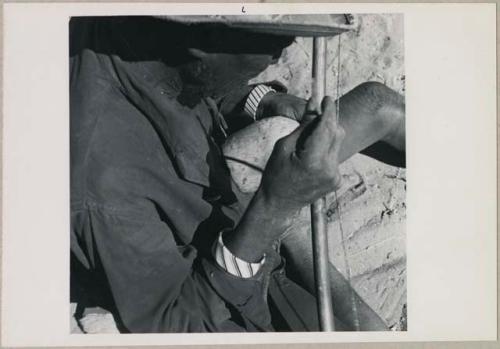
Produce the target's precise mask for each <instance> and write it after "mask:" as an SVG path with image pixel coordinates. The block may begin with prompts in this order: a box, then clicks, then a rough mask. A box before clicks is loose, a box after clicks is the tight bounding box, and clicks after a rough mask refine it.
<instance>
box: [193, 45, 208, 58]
mask: <svg viewBox="0 0 500 349" xmlns="http://www.w3.org/2000/svg"><path fill="white" fill-rule="evenodd" d="M188 52H189V54H190V55H191V56H193V57H195V58H198V59H204V58H205V57H207V53H206V52H205V51H202V50H200V49H198V48H193V47H192V48H188Z"/></svg>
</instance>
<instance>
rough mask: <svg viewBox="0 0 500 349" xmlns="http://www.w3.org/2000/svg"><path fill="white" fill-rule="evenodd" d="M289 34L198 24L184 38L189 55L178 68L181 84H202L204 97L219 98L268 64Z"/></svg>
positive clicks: (287, 42) (286, 42)
mask: <svg viewBox="0 0 500 349" xmlns="http://www.w3.org/2000/svg"><path fill="white" fill-rule="evenodd" d="M294 39H295V38H294V37H293V36H284V35H272V34H265V33H253V32H248V31H245V30H238V29H231V28H223V27H213V26H208V27H205V26H202V27H199V28H197V31H196V33H195V34H194V36H192V37H191V38H190V40H188V41H187V42H186V44H188V45H187V46H188V47H187V52H188V53H189V56H190V57H191V58H192V59H190V60H188V62H187V63H186V64H185V65H183V67H182V69H181V72H182V78H183V81H184V83H185V84H187V85H188V86H189V85H190V86H192V87H196V86H203V94H204V96H205V97H212V98H214V99H216V100H217V99H220V98H222V97H224V96H226V95H227V94H229V93H231V92H232V91H234V90H235V89H238V88H239V89H241V88H242V87H244V86H245V85H246V84H247V83H248V80H250V79H252V78H254V77H255V76H257V75H258V74H259V73H260V72H262V71H263V70H265V69H266V68H267V67H268V66H269V65H271V64H273V63H276V62H277V61H278V59H279V57H280V56H281V53H282V51H283V49H285V48H286V47H288V46H290V45H291V44H292V42H293V41H294Z"/></svg>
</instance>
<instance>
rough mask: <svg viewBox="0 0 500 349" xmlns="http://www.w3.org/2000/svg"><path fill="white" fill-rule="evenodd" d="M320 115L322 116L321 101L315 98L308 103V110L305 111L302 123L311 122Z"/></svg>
mask: <svg viewBox="0 0 500 349" xmlns="http://www.w3.org/2000/svg"><path fill="white" fill-rule="evenodd" d="M318 115H321V105H320V103H319V100H318V99H317V98H316V97H314V96H313V97H311V98H309V100H308V101H307V104H306V109H305V111H304V115H303V116H302V122H310V121H312V120H314V119H315V118H316V117H317V116H318Z"/></svg>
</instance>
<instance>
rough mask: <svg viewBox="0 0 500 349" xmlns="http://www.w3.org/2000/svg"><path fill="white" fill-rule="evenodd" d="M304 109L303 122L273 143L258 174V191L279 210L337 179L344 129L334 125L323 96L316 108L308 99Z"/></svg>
mask: <svg viewBox="0 0 500 349" xmlns="http://www.w3.org/2000/svg"><path fill="white" fill-rule="evenodd" d="M305 109H306V112H305V114H304V122H303V124H302V125H301V126H300V127H298V128H297V129H296V130H295V131H294V132H292V133H291V134H290V135H288V136H287V137H284V138H282V139H280V140H279V141H278V142H277V143H276V145H275V146H274V150H273V153H272V154H271V157H270V158H269V161H268V163H267V166H266V169H265V171H264V174H263V177H262V183H261V191H262V193H263V194H264V196H265V197H266V198H267V199H268V200H269V201H271V202H273V203H276V204H277V206H278V207H280V208H282V209H289V210H298V209H300V208H302V207H303V206H306V205H308V204H311V203H312V202H313V201H315V200H316V199H318V198H320V197H322V196H324V195H325V194H327V193H329V192H331V191H333V190H335V189H336V188H338V187H339V186H340V182H341V175H340V173H339V170H338V165H339V151H340V147H341V144H342V140H343V139H344V130H343V129H342V127H341V126H340V125H338V124H337V118H336V111H335V102H334V101H333V99H332V98H330V97H325V98H324V99H323V101H322V103H321V107H319V106H318V103H317V102H316V101H313V100H310V101H309V102H308V103H307V106H306V108H305ZM320 109H321V110H320ZM315 115H317V116H315Z"/></svg>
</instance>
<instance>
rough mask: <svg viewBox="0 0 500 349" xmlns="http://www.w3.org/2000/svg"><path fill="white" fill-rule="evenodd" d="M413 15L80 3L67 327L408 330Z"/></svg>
mask: <svg viewBox="0 0 500 349" xmlns="http://www.w3.org/2000/svg"><path fill="white" fill-rule="evenodd" d="M403 24H404V16H403V15H402V14H398V13H387V14H349V13H336V14H295V15H287V14H280V15H272V14H266V15H197V16H194V15H193V16H187V15H184V16H75V17H72V18H71V19H70V21H69V51H70V52H69V74H70V77H69V97H70V173H71V177H70V186H71V188H70V197H71V208H70V209H71V271H70V272H71V286H70V287H71V299H70V302H71V332H72V333H165V332H176V333H177V332H180V333H198V332H270V331H271V332H290V331H294V332H308V331H406V329H407V318H406V309H407V306H410V307H411V304H410V305H407V300H406V277H407V275H406V239H405V231H406V230H405V228H406V160H405V149H406V141H405V139H406V137H405V96H404V94H405V71H404V45H403V44H404V43H403ZM410 325H411V324H410Z"/></svg>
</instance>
